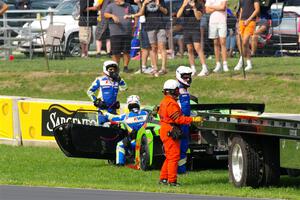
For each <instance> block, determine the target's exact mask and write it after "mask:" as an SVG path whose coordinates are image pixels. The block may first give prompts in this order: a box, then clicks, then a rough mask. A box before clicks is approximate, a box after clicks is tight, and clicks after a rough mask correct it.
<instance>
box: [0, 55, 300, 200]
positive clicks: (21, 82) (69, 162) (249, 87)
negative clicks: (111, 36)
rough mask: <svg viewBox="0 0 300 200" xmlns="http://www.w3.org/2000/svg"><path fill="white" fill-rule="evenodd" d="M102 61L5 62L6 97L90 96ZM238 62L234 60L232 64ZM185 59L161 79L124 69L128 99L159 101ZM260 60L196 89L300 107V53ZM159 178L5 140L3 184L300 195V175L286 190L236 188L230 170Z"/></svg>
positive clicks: (216, 99)
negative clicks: (173, 184) (170, 182)
mask: <svg viewBox="0 0 300 200" xmlns="http://www.w3.org/2000/svg"><path fill="white" fill-rule="evenodd" d="M103 61H104V59H95V58H90V59H86V60H84V59H80V58H67V59H66V60H64V61H60V60H54V61H53V60H51V61H50V71H48V70H47V68H46V67H45V61H44V59H43V58H36V59H33V60H31V61H30V60H28V59H24V58H22V57H17V58H16V59H15V60H14V61H1V62H0V95H13V96H27V97H37V98H50V99H66V100H86V101H88V100H89V99H88V97H87V95H86V90H87V88H88V87H89V85H90V83H91V82H92V81H93V80H94V79H95V77H96V76H98V75H100V74H101V64H102V63H103ZM236 62H237V59H230V60H229V66H231V69H232V68H233V66H234V64H236ZM179 65H188V61H187V59H186V58H185V59H182V60H179V59H177V60H171V61H170V62H169V67H168V69H169V73H168V74H167V75H166V76H163V77H160V78H153V77H151V76H149V75H133V74H121V76H122V77H123V78H124V79H125V80H126V82H127V83H128V86H129V89H128V91H126V92H124V93H120V96H119V97H120V100H121V102H125V99H126V97H127V96H128V95H130V94H138V95H139V96H140V97H141V100H142V103H143V104H158V103H159V101H160V99H161V98H162V93H161V89H162V85H163V82H164V81H165V80H167V79H169V78H174V77H175V69H176V67H177V66H179ZM208 65H209V66H210V68H211V69H212V68H213V66H214V63H213V60H208ZM253 66H254V69H253V70H252V71H251V72H249V73H248V74H247V78H246V79H244V78H243V75H242V73H241V72H233V71H231V72H230V73H220V74H211V75H210V76H208V77H204V78H200V77H195V78H194V79H193V83H192V87H191V89H190V91H191V93H192V94H194V95H195V96H198V97H199V99H200V102H202V103H220V102H256V103H257V102H264V103H265V104H266V110H267V111H268V112H282V113H300V89H299V88H300V58H298V57H283V58H254V59H253ZM130 68H131V69H132V70H133V71H135V70H137V69H138V62H137V61H132V62H131V64H130ZM197 69H198V71H199V70H200V69H199V64H198V65H197ZM158 177H159V171H157V170H154V171H149V172H142V171H136V170H133V169H129V168H117V167H114V166H110V165H108V164H106V162H105V161H101V160H88V159H71V158H66V157H65V156H64V155H63V154H62V153H61V152H60V151H59V150H58V149H47V148H29V147H26V148H25V147H9V146H5V145H0V184H14V185H43V186H61V187H83V188H101V189H114V190H133V191H154V192H176V193H189V194H208V195H226V196H240V197H267V198H271V197H272V198H287V199H300V198H299V197H300V190H299V189H300V188H299V178H288V177H286V176H283V177H281V185H280V187H279V188H260V189H252V188H241V189H237V188H234V187H233V186H232V184H231V183H228V175H227V170H226V169H221V170H208V169H206V170H200V171H196V172H189V173H188V175H184V176H180V177H179V181H180V182H181V183H182V184H183V186H182V187H180V188H169V187H159V186H158V184H157V181H158Z"/></svg>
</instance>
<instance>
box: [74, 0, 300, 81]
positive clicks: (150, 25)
mask: <svg viewBox="0 0 300 200" xmlns="http://www.w3.org/2000/svg"><path fill="white" fill-rule="evenodd" d="M227 1H228V0H183V1H182V3H181V4H180V5H179V6H178V7H177V8H176V7H173V8H172V13H171V14H170V6H169V5H167V4H166V2H165V0H95V2H94V1H93V0H91V1H87V0H80V18H79V26H80V34H79V37H80V43H81V48H82V57H84V58H86V57H88V48H89V44H90V42H91V41H92V35H93V34H92V28H91V26H94V25H97V28H96V32H95V37H96V38H95V40H96V47H97V49H96V51H97V53H96V56H97V57H100V56H101V50H102V48H103V46H104V45H102V44H103V43H104V42H105V46H106V53H107V54H108V55H110V56H112V59H113V60H114V61H115V62H117V63H118V64H119V63H120V59H121V57H123V71H124V72H129V68H130V67H129V62H130V51H131V48H132V44H131V41H132V35H133V32H134V30H136V27H137V26H138V30H139V47H140V48H141V52H140V55H139V56H140V58H141V69H140V70H138V71H137V72H136V73H150V74H153V75H154V76H155V77H158V76H160V75H164V74H166V73H167V72H168V70H167V61H168V58H173V57H174V56H179V57H183V55H185V51H186V52H187V55H188V60H189V64H190V68H191V69H192V71H193V75H196V71H197V67H196V62H195V58H196V57H197V58H199V62H200V63H201V66H202V67H201V70H200V69H199V70H200V72H199V73H198V74H197V75H198V76H206V75H208V74H209V73H210V69H209V67H208V66H207V65H206V56H208V55H207V54H208V52H207V44H206V43H210V41H209V40H207V39H206V38H207V37H208V38H209V39H210V40H211V41H212V43H213V51H214V54H215V66H214V69H213V70H212V72H214V73H218V72H221V71H223V72H228V71H230V69H233V67H232V68H230V66H228V64H227V57H233V56H234V55H235V53H236V52H240V55H241V57H240V59H239V62H238V64H237V65H236V66H235V68H234V70H240V69H241V68H242V58H245V59H246V62H245V63H246V68H245V69H246V70H251V69H252V63H251V59H250V58H251V56H253V55H255V53H256V49H257V43H258V41H259V35H260V34H262V33H264V32H266V31H267V29H268V26H269V24H268V20H267V19H266V18H265V17H263V16H259V13H260V7H259V1H258V0H240V1H239V5H237V6H236V8H237V9H236V10H235V11H232V10H230V9H229V8H228V2H227ZM87 2H89V5H87ZM168 2H169V1H168ZM170 16H172V20H170V18H171V17H170ZM170 25H171V26H170ZM299 40H300V39H299ZM139 47H138V48H139ZM210 53H211V52H210ZM168 55H169V56H168ZM149 56H150V61H151V67H147V60H148V57H149ZM159 58H160V59H161V62H160V63H161V65H159ZM221 58H222V59H221Z"/></svg>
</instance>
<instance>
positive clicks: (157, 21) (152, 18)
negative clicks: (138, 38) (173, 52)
mask: <svg viewBox="0 0 300 200" xmlns="http://www.w3.org/2000/svg"><path fill="white" fill-rule="evenodd" d="M167 14H168V10H167V8H166V6H165V2H164V0H145V1H144V2H143V5H142V8H141V9H140V11H139V12H138V13H137V14H135V15H133V17H139V16H142V15H145V17H146V23H145V25H146V27H145V30H146V31H147V34H148V38H149V42H150V45H151V52H150V57H151V64H152V67H153V75H154V76H155V77H158V76H159V74H165V73H167V70H166V65H167V51H166V42H167V36H166V22H165V20H164V18H163V17H164V15H167ZM158 50H159V51H160V52H161V57H162V66H161V70H160V71H157V70H158V69H157V59H158Z"/></svg>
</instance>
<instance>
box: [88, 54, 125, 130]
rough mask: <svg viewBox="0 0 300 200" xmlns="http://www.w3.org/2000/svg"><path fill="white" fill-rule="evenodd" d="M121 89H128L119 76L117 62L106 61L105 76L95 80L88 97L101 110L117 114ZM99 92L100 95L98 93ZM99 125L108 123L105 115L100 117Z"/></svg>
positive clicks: (104, 66)
mask: <svg viewBox="0 0 300 200" xmlns="http://www.w3.org/2000/svg"><path fill="white" fill-rule="evenodd" d="M119 89H120V90H121V91H123V90H126V89H127V85H126V83H125V81H124V80H123V79H122V78H121V77H120V76H119V66H118V64H117V63H116V62H115V61H111V60H109V61H105V62H104V64H103V76H99V77H97V78H96V79H95V81H94V82H93V83H92V85H91V86H90V87H89V89H88V91H87V95H88V96H89V97H90V99H91V100H92V101H93V102H94V105H95V106H96V107H98V108H99V110H102V111H107V112H109V113H112V114H117V109H119V108H120V103H119V101H117V97H118V92H119ZM97 91H98V95H97V96H96V93H97ZM98 120H99V124H103V123H105V122H107V121H108V118H107V117H106V116H105V115H102V114H100V115H99V119H98Z"/></svg>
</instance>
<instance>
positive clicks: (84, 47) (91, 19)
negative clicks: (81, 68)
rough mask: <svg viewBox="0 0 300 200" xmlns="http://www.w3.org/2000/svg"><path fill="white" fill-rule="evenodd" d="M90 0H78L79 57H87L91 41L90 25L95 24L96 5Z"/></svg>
mask: <svg viewBox="0 0 300 200" xmlns="http://www.w3.org/2000/svg"><path fill="white" fill-rule="evenodd" d="M93 5H94V1H92V0H80V16H79V41H80V45H81V57H83V58H87V57H88V51H89V45H90V43H91V41H92V37H93V35H92V26H94V25H96V24H97V12H96V7H94V6H93Z"/></svg>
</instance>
